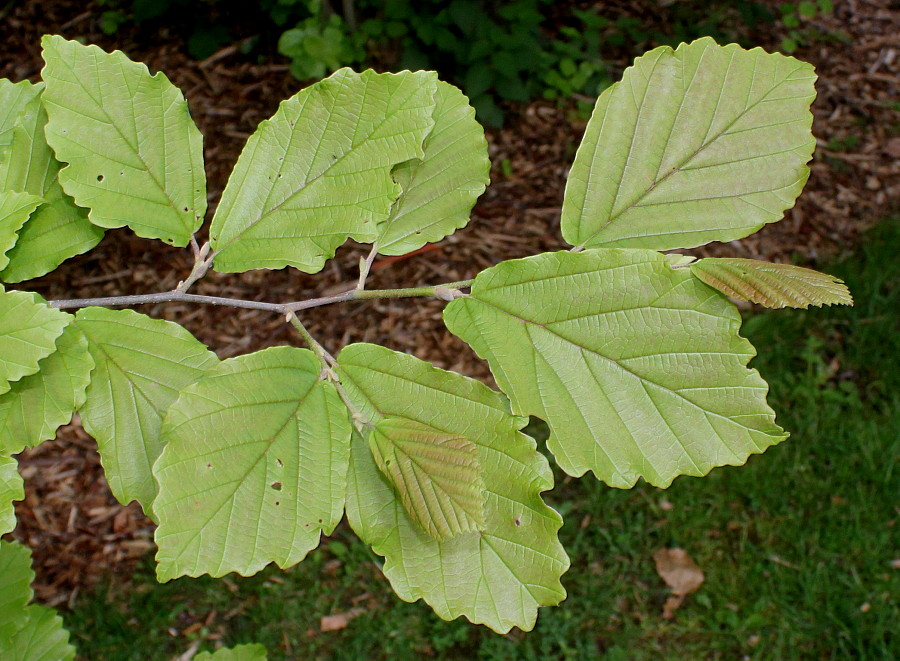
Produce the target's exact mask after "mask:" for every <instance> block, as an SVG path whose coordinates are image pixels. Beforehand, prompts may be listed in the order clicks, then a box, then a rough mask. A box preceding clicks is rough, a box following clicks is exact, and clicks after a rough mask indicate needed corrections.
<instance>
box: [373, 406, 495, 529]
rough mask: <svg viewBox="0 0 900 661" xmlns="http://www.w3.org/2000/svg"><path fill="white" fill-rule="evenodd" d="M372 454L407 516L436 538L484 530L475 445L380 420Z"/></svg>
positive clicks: (406, 422) (428, 429)
mask: <svg viewBox="0 0 900 661" xmlns="http://www.w3.org/2000/svg"><path fill="white" fill-rule="evenodd" d="M369 446H370V447H371V449H372V456H373V457H374V458H375V463H376V464H378V468H379V469H380V470H381V472H382V474H383V475H384V476H385V477H386V478H387V479H388V481H389V482H390V483H391V484H392V485H393V487H394V488H395V489H396V490H397V494H398V495H399V496H400V500H401V501H402V502H403V507H404V508H405V509H406V513H407V514H408V515H409V517H410V518H411V519H412V520H413V521H415V522H416V523H418V524H419V526H421V528H422V529H423V530H424V531H426V532H427V533H428V534H429V535H431V536H432V537H434V538H435V539H437V540H439V541H440V540H444V539H449V538H451V537H455V536H456V535H459V534H461V533H464V532H471V531H473V530H479V529H480V528H483V527H484V481H483V480H482V477H481V473H482V471H481V464H480V463H479V461H478V447H477V446H476V445H475V444H474V443H472V441H470V440H469V439H467V438H466V437H465V436H459V435H457V434H448V433H446V432H442V431H440V430H439V429H434V428H433V427H429V426H428V425H423V424H422V423H419V422H416V421H414V420H407V419H405V418H384V419H383V420H382V421H381V422H379V423H378V425H377V426H376V427H375V429H374V430H372V432H371V433H370V434H369Z"/></svg>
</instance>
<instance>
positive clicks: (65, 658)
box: [0, 604, 75, 661]
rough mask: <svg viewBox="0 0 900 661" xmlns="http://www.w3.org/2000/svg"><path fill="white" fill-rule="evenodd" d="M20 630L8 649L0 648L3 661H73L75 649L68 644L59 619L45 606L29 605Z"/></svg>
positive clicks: (67, 633)
mask: <svg viewBox="0 0 900 661" xmlns="http://www.w3.org/2000/svg"><path fill="white" fill-rule="evenodd" d="M24 613H25V616H26V620H25V623H24V624H23V626H22V628H21V629H19V630H18V631H16V632H15V633H14V634H13V635H12V637H11V639H10V641H9V644H8V646H7V647H5V648H0V653H2V654H3V659H4V661H36V660H37V661H44V660H45V659H46V661H51V660H52V661H72V660H73V659H74V658H75V648H74V647H72V646H71V645H70V644H69V632H68V631H66V630H65V629H64V628H63V620H62V618H61V617H60V616H59V615H57V614H56V611H55V610H53V609H52V608H47V607H46V606H40V605H38V604H31V605H30V606H28V607H27V608H25V609H24Z"/></svg>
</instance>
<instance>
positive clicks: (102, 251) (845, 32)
mask: <svg viewBox="0 0 900 661" xmlns="http://www.w3.org/2000/svg"><path fill="white" fill-rule="evenodd" d="M13 4H14V5H15V3H13ZM577 4H578V5H579V6H581V7H585V6H589V5H592V4H596V5H597V6H598V7H599V8H600V10H601V11H602V12H603V13H604V14H605V15H607V16H610V17H611V18H616V17H617V16H618V15H622V14H627V15H630V16H637V17H639V18H642V19H643V20H645V21H646V22H648V23H650V24H653V22H654V21H657V22H658V21H660V20H661V19H660V14H659V8H660V5H661V4H663V5H664V4H665V3H659V2H655V1H654V0H639V1H638V2H604V3H590V2H578V3H577ZM775 4H776V3H773V6H774V5H775ZM835 4H836V8H835V12H834V15H833V16H829V17H820V18H816V19H814V20H812V21H806V24H805V27H807V28H812V29H816V30H818V31H819V32H820V33H821V34H823V35H826V37H821V38H818V39H816V40H814V41H812V42H811V43H810V44H809V45H807V46H804V47H802V48H800V49H799V50H798V51H797V53H796V54H795V55H796V56H797V57H799V58H801V59H804V60H807V61H810V62H812V63H813V64H815V66H816V69H817V72H818V74H819V82H818V90H819V96H818V98H817V100H816V102H815V104H814V106H813V111H814V113H815V124H814V127H813V130H814V132H815V134H816V136H817V138H818V142H819V148H818V150H817V152H816V156H815V159H814V161H813V162H812V176H811V177H810V181H809V184H808V185H807V187H806V190H805V192H804V193H803V195H802V197H801V198H800V201H799V202H798V204H797V206H796V207H795V208H794V209H793V210H792V211H790V212H789V213H788V214H787V217H786V218H785V219H784V220H783V221H781V222H779V223H776V224H773V225H769V226H767V227H766V228H764V229H763V230H762V231H761V232H759V233H757V234H755V235H754V236H751V237H748V238H746V239H742V240H740V241H733V242H731V243H729V244H714V245H711V246H707V247H705V248H703V249H700V250H698V251H697V252H698V253H699V254H715V255H732V256H741V257H752V258H765V259H770V260H775V261H791V260H793V261H800V262H801V263H815V262H816V261H819V260H822V259H824V258H829V259H830V258H833V257H835V256H840V255H843V254H846V253H848V252H849V251H850V250H851V249H852V248H853V246H854V245H855V243H856V242H857V241H858V240H859V237H860V233H861V232H862V231H863V230H864V229H865V228H867V227H868V226H870V225H872V224H873V223H875V222H877V221H878V220H881V219H883V218H885V217H887V216H889V215H890V214H891V213H896V210H897V206H896V205H897V194H898V192H900V169H898V158H900V130H898V129H900V118H898V114H897V108H898V105H897V104H898V99H897V97H896V94H897V90H898V89H900V86H898V77H897V74H898V67H900V57H898V50H900V43H898V42H900V14H898V12H897V7H896V4H895V3H893V2H889V1H888V0H847V1H844V2H836V3H835ZM101 11H102V10H101V9H100V8H98V6H97V5H96V3H91V4H89V5H88V6H87V9H85V5H84V4H83V3H80V2H76V1H74V0H63V1H57V2H53V3H45V2H37V1H35V0H32V1H30V2H25V3H18V5H15V6H10V5H8V6H7V8H6V9H4V10H0V25H3V28H4V30H3V33H4V40H3V43H2V45H0V53H2V57H0V77H8V78H11V79H13V80H21V79H23V78H30V79H32V80H36V79H37V77H38V76H39V72H40V68H41V66H42V63H41V59H40V48H39V39H40V36H41V35H42V34H45V33H51V34H63V35H64V36H66V37H68V38H83V39H84V40H85V41H87V42H91V43H97V44H99V45H100V46H102V47H103V48H106V49H108V50H111V49H113V48H121V49H123V50H124V51H125V52H127V53H128V54H129V56H130V57H132V58H133V59H136V60H141V61H144V62H146V63H147V64H148V66H149V67H150V69H151V70H153V71H164V72H165V73H166V74H167V75H168V76H169V78H170V79H171V80H172V81H173V82H174V83H175V84H176V85H178V86H179V87H180V88H181V89H182V90H184V92H185V94H186V96H187V98H188V100H189V103H190V107H191V112H192V115H193V117H194V119H195V120H196V121H197V123H198V124H199V126H200V128H201V130H202V131H203V133H204V135H205V145H206V147H205V156H206V163H207V173H208V179H209V199H210V203H211V205H212V207H213V208H214V206H215V203H216V201H217V200H218V198H219V195H220V194H221V191H222V189H223V187H224V185H225V182H226V180H227V176H228V173H229V172H230V170H231V167H232V165H233V163H234V162H235V160H236V158H237V155H238V154H239V152H240V150H241V148H242V146H243V144H244V142H245V141H246V139H247V137H248V136H249V135H250V134H251V133H252V132H253V130H254V129H255V127H256V125H257V124H258V123H259V122H260V121H261V120H263V119H265V118H267V117H269V116H270V115H271V114H272V113H273V112H274V111H275V109H276V108H277V105H278V103H279V101H281V100H282V99H284V98H287V97H288V96H290V95H291V94H293V93H294V92H296V91H297V90H298V89H300V88H301V85H300V84H299V83H298V82H297V81H295V80H293V79H292V78H291V77H290V75H289V74H288V71H287V66H286V65H285V64H284V63H280V62H279V63H274V64H257V63H255V62H251V61H248V60H247V59H246V58H245V57H244V56H242V55H241V54H240V51H239V49H238V48H237V47H234V46H233V47H228V48H225V49H223V50H222V51H220V52H218V53H216V54H215V55H214V56H212V57H210V58H208V59H207V60H205V61H203V62H197V61H194V60H192V59H190V58H189V57H188V56H187V55H186V54H185V52H184V47H183V42H182V41H181V40H180V39H178V38H175V37H173V36H172V34H169V35H168V36H167V34H166V33H165V30H162V31H161V32H160V33H159V34H154V35H151V36H150V37H148V35H141V34H140V33H138V32H137V31H136V30H133V29H132V30H130V31H129V30H128V29H125V30H122V31H121V32H120V33H119V34H117V35H116V36H115V37H110V36H107V35H104V34H103V33H102V32H101V31H100V30H99V27H98V17H99V15H100V13H101ZM3 12H6V15H5V16H4V15H3ZM780 36H781V35H779V34H778V33H777V30H773V29H772V26H765V29H760V30H759V31H758V32H756V33H753V34H751V35H749V39H748V40H749V41H752V42H753V43H757V44H759V45H761V46H763V47H764V48H766V49H767V50H775V49H777V47H778V43H779V40H780ZM838 37H840V38H838ZM603 55H604V58H605V59H607V60H608V61H609V62H611V63H612V67H613V69H614V71H615V73H616V74H617V76H618V74H620V73H621V70H622V69H623V68H624V66H626V65H627V62H628V54H627V53H622V52H615V51H611V52H609V53H606V52H604V53H603ZM584 123H585V122H584V119H578V118H577V117H575V116H574V113H573V112H572V111H571V110H568V109H561V108H558V107H556V106H555V105H552V104H550V103H546V102H535V103H532V104H531V105H529V106H528V107H526V108H524V109H522V110H520V111H517V112H512V113H511V114H510V115H509V119H508V122H507V126H506V128H504V129H503V130H500V131H495V132H491V133H490V135H489V141H490V153H491V158H492V160H493V163H494V169H493V171H492V180H493V184H492V185H491V187H490V188H489V189H488V191H487V192H486V194H485V195H484V196H483V197H482V199H481V201H480V202H479V204H478V205H477V207H476V208H475V210H474V213H473V218H472V222H471V223H470V224H469V226H468V227H466V228H465V229H463V230H461V231H459V232H457V233H456V234H455V235H454V236H452V237H449V238H447V239H445V240H443V241H441V242H440V243H438V244H435V245H429V246H426V248H425V249H423V250H420V251H417V252H416V253H414V254H412V255H409V256H404V257H401V258H394V257H390V258H381V259H379V260H378V261H376V262H375V266H374V269H373V272H372V275H371V276H370V279H369V286H370V287H373V288H387V287H400V286H415V285H424V284H436V283H440V282H449V281H454V280H463V279H467V278H471V277H473V276H474V275H475V274H476V273H477V272H478V271H479V270H481V269H483V268H485V267H488V266H491V265H493V264H496V263H497V262H499V261H500V260H503V259H508V258H514V257H523V256H526V255H531V254H534V253H536V252H539V251H543V250H555V249H560V248H564V247H566V246H564V244H563V243H562V240H561V238H560V234H559V207H560V203H561V199H562V193H563V188H564V185H565V177H566V174H567V172H568V168H569V166H570V164H571V161H572V158H573V156H574V153H575V149H576V148H577V145H578V141H579V139H580V136H581V133H582V132H583V130H584ZM365 252H366V251H365V249H364V248H362V247H359V246H355V245H348V246H345V247H344V248H342V249H340V250H339V251H338V255H337V257H336V258H335V259H333V260H331V261H330V262H329V263H328V265H327V266H326V267H325V269H324V271H323V272H322V273H320V274H317V275H315V276H309V275H306V274H302V273H299V272H297V271H295V270H291V269H286V270H282V271H258V272H250V273H245V274H240V275H221V274H216V273H211V274H210V275H208V276H207V277H206V278H205V279H204V280H202V281H201V282H199V283H198V284H197V285H196V286H195V288H194V290H193V291H194V292H196V293H204V294H217V295H221V296H231V297H240V298H250V299H258V300H269V301H292V300H301V299H305V298H311V297H314V296H321V295H324V294H329V293H336V292H339V291H342V290H344V289H348V288H350V287H352V286H353V285H354V284H355V280H356V277H357V264H358V261H359V257H361V256H364V255H365ZM191 261H192V258H191V256H190V253H189V251H188V250H178V249H173V248H171V247H169V246H166V245H164V244H162V243H161V242H159V241H147V240H143V239H139V238H136V237H134V236H133V235H132V234H131V233H130V232H128V231H127V230H117V231H111V232H108V233H107V236H106V238H105V239H104V240H103V241H102V242H101V244H100V245H99V246H98V247H97V248H96V249H95V250H93V251H91V252H90V253H89V254H87V255H84V256H81V257H78V258H75V259H72V260H69V262H67V263H66V264H64V265H63V266H61V267H60V268H59V269H57V271H55V272H54V273H53V274H51V275H48V276H46V277H44V278H40V279H38V280H35V281H33V282H31V283H25V285H24V286H26V287H29V288H33V289H35V290H37V291H39V292H40V293H41V294H43V295H44V296H45V297H47V298H48V299H61V298H75V297H90V296H112V295H122V294H131V293H145V292H153V291H164V290H168V289H171V288H173V287H174V286H175V285H176V284H177V283H178V281H179V280H181V279H183V278H184V277H186V276H187V274H188V273H189V272H190V266H191ZM441 309H442V304H441V303H440V302H438V301H423V300H419V299H416V300H412V301H409V300H385V301H372V302H366V303H362V302H360V303H344V304H340V305H335V306H331V307H328V308H317V309H315V310H311V311H309V312H308V313H306V314H304V315H303V317H302V319H303V321H304V323H306V324H307V325H308V327H309V328H310V330H311V331H312V332H313V334H315V335H317V336H318V337H319V338H320V339H321V341H322V342H323V344H325V346H326V347H327V348H328V349H330V350H331V351H332V352H336V351H337V350H339V349H340V347H341V346H343V345H345V344H347V343H350V342H360V341H365V342H377V343H381V344H384V345H386V346H389V347H391V348H393V349H397V350H399V351H406V352H409V353H412V354H415V355H416V356H419V357H420V358H423V359H426V360H429V361H431V362H433V363H435V364H436V365H438V366H440V367H444V368H448V369H455V370H459V371H461V372H462V373H464V374H467V375H469V376H473V377H477V378H481V379H485V380H486V381H488V382H490V374H489V373H488V371H487V368H486V366H485V365H484V364H483V363H481V362H480V361H479V360H478V359H477V358H476V357H475V356H474V354H473V353H472V352H471V351H470V350H469V349H468V348H467V347H465V346H464V345H463V344H462V343H461V342H459V341H458V340H456V339H455V338H453V337H452V336H450V335H449V334H448V333H447V332H446V330H445V329H444V327H443V324H442V323H441ZM140 311H141V312H144V313H146V314H149V315H151V316H154V317H159V318H164V319H169V320H173V321H177V322H179V323H181V324H183V325H185V326H186V327H187V328H188V329H189V330H191V331H192V332H193V333H194V334H195V335H196V336H197V337H198V338H199V339H200V340H201V341H203V342H205V343H206V344H208V345H209V346H210V347H211V348H212V349H214V350H215V351H216V353H217V354H218V355H219V356H220V357H221V358H226V357H229V356H234V355H238V354H241V353H245V352H248V351H252V350H256V349H260V348H263V347H266V346H272V345H277V344H288V343H290V344H299V338H297V337H295V336H294V335H293V334H292V330H291V329H290V327H289V326H288V325H286V324H285V323H284V322H283V319H281V318H280V317H277V316H274V315H271V314H269V313H264V312H258V311H251V310H246V311H244V310H241V311H235V310H233V309H221V308H213V307H202V308H201V307H190V306H187V305H181V304H167V305H158V306H143V307H142V308H140ZM19 461H20V470H21V472H22V475H23V476H24V477H25V479H26V498H25V500H24V501H22V502H20V503H18V504H17V506H16V512H17V515H18V518H19V524H18V527H17V529H16V530H15V532H14V533H12V536H13V537H15V538H16V539H19V540H21V541H23V542H25V543H26V544H28V546H30V547H31V548H32V549H33V551H34V558H35V569H36V572H37V581H36V585H35V587H36V592H37V598H38V600H39V601H41V602H43V603H46V604H50V605H53V606H60V605H66V604H68V605H71V604H72V603H74V601H75V600H76V599H77V598H78V595H79V593H81V592H83V591H84V590H85V589H88V588H90V587H91V586H92V585H93V584H95V583H96V581H97V580H98V578H100V577H101V576H104V575H107V576H108V575H110V574H112V573H119V574H122V575H128V573H129V572H130V570H131V568H132V566H133V563H134V562H135V560H136V558H139V557H141V556H142V555H144V554H147V553H150V552H151V550H152V548H153V543H152V533H153V525H152V523H151V522H150V521H149V520H148V519H147V518H145V517H144V516H143V514H142V513H141V511H140V509H139V508H138V507H136V506H135V505H130V506H125V507H123V506H121V505H119V504H118V503H116V502H115V500H114V499H113V498H112V496H111V495H110V493H109V489H108V487H107V484H106V481H105V478H104V476H103V471H102V469H101V466H100V461H99V457H98V455H97V453H96V445H95V443H94V442H93V440H92V439H90V438H89V437H88V436H87V435H86V434H85V432H84V431H83V430H82V429H81V427H80V425H79V424H78V423H77V419H76V421H73V424H71V425H68V426H66V427H64V428H63V429H62V430H60V433H59V435H58V437H57V439H56V440H55V441H52V442H47V443H44V444H43V445H41V446H39V447H38V448H36V449H34V450H31V451H26V452H24V453H23V454H22V455H20V456H19Z"/></svg>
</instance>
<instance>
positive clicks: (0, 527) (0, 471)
mask: <svg viewBox="0 0 900 661" xmlns="http://www.w3.org/2000/svg"><path fill="white" fill-rule="evenodd" d="M24 497H25V487H24V485H23V483H22V476H21V475H19V463H18V462H17V461H16V458H15V457H11V456H10V455H9V453H8V452H7V451H6V450H0V535H5V534H6V533H8V532H12V531H13V530H15V528H16V510H15V505H13V501H15V500H22V499H23V498H24ZM0 611H2V607H0ZM0 620H2V612H0ZM0 630H2V625H0ZM0 638H2V634H0Z"/></svg>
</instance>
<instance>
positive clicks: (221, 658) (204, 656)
mask: <svg viewBox="0 0 900 661" xmlns="http://www.w3.org/2000/svg"><path fill="white" fill-rule="evenodd" d="M267 658H268V657H267V656H266V648H265V647H263V646H262V645H260V644H259V643H250V644H247V645H238V646H236V647H232V648H230V649H229V648H227V647H223V648H222V649H219V650H216V651H215V652H213V653H212V654H210V653H209V652H200V654H198V655H197V656H195V657H194V661H266V659H267Z"/></svg>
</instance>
